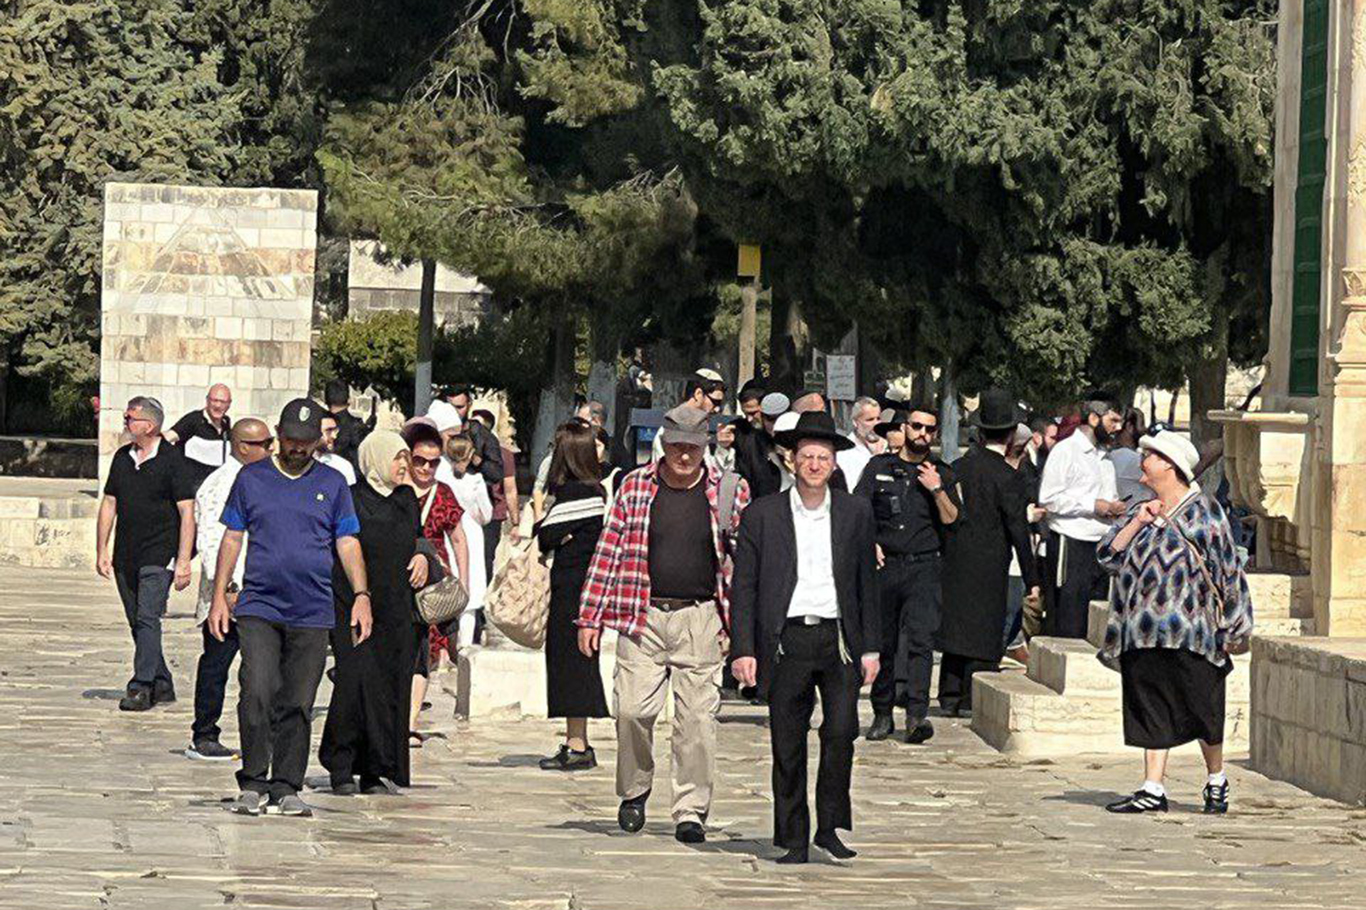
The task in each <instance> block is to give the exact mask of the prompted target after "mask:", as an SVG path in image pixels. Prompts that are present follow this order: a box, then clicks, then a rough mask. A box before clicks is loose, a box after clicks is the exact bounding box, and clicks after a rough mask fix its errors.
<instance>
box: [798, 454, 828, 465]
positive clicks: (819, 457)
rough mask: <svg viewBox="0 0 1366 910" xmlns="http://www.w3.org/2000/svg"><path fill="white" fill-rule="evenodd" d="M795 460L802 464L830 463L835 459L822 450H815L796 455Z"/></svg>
mask: <svg viewBox="0 0 1366 910" xmlns="http://www.w3.org/2000/svg"><path fill="white" fill-rule="evenodd" d="M797 461H799V462H801V463H802V464H832V463H834V461H835V459H834V458H832V457H831V456H829V455H827V454H825V453H824V452H815V453H806V454H803V455H798V456H797Z"/></svg>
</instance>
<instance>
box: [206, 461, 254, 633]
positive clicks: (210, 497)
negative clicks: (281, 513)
mask: <svg viewBox="0 0 1366 910" xmlns="http://www.w3.org/2000/svg"><path fill="white" fill-rule="evenodd" d="M241 470H242V462H240V461H238V460H237V459H236V458H229V459H228V460H227V461H226V462H224V463H223V465H222V467H219V468H218V469H216V470H215V471H214V472H213V473H212V474H210V475H209V476H208V477H205V478H204V482H203V483H202V484H200V485H199V492H198V493H196V494H195V496H194V542H195V546H196V547H198V548H199V556H200V559H201V560H203V561H202V562H201V563H200V567H199V600H198V601H197V602H196V603H195V607H194V621H195V622H203V621H204V620H206V619H208V618H209V607H211V606H213V581H214V575H215V574H216V572H217V568H218V550H219V548H220V547H221V546H222V545H223V534H224V532H225V531H227V530H228V529H227V527H225V526H224V524H223V522H222V521H221V520H220V519H221V518H222V516H223V506H225V505H227V502H228V494H229V493H230V492H232V485H233V483H234V482H235V481H236V480H237V472H238V471H241ZM246 553H247V539H246V535H245V534H244V535H242V550H241V552H239V553H238V554H237V565H236V566H235V567H234V568H233V571H232V580H233V581H235V582H237V587H238V588H241V587H242V571H243V569H244V568H245V566H246V558H245V557H246Z"/></svg>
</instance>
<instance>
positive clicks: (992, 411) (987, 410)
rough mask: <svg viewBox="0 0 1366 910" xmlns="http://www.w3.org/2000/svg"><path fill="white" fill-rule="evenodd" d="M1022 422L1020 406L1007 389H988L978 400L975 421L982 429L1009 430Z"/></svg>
mask: <svg viewBox="0 0 1366 910" xmlns="http://www.w3.org/2000/svg"><path fill="white" fill-rule="evenodd" d="M1019 422H1020V406H1019V405H1018V404H1016V403H1015V399H1014V398H1013V397H1012V396H1011V394H1010V393H1009V392H1007V391H1006V390H1005V389H987V390H986V391H985V392H983V393H982V396H981V398H979V399H978V402H977V413H976V414H975V415H973V423H974V424H975V425H976V426H977V428H978V429H980V430H1009V429H1013V428H1014V427H1015V426H1016V425H1017V424H1018V423H1019Z"/></svg>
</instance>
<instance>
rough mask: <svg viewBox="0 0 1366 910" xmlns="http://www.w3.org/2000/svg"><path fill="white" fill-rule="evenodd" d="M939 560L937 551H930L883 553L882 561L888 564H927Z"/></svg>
mask: <svg viewBox="0 0 1366 910" xmlns="http://www.w3.org/2000/svg"><path fill="white" fill-rule="evenodd" d="M938 558H939V551H938V550H931V551H930V552H928V553H884V554H883V556H882V561H883V562H884V563H889V562H912V563H914V562H929V561H930V560H932V559H938Z"/></svg>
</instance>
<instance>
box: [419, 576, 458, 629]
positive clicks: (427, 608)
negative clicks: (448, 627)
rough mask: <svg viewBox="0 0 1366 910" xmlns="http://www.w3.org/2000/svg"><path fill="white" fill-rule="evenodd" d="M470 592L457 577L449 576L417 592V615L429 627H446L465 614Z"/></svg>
mask: <svg viewBox="0 0 1366 910" xmlns="http://www.w3.org/2000/svg"><path fill="white" fill-rule="evenodd" d="M469 602H470V592H469V591H466V590H465V586H464V585H462V584H461V583H460V579H459V578H458V577H457V576H455V575H447V576H446V577H445V578H443V579H441V580H440V581H438V582H437V583H436V584H434V585H427V587H425V588H423V589H422V590H421V591H418V592H417V615H418V616H419V617H421V619H422V622H423V623H424V624H426V625H429V626H440V625H445V624H446V623H448V622H450V621H451V620H452V619H455V618H456V617H457V616H459V615H460V614H461V613H464V612H465V607H467V606H468V605H469Z"/></svg>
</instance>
